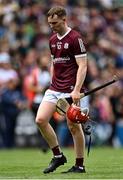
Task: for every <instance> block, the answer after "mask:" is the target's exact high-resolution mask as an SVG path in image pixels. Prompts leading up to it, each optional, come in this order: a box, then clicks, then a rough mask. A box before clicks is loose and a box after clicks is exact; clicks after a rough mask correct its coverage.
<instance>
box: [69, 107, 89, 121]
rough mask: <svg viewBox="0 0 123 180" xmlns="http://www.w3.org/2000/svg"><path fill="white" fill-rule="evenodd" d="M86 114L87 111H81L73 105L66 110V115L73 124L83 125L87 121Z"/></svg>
mask: <svg viewBox="0 0 123 180" xmlns="http://www.w3.org/2000/svg"><path fill="white" fill-rule="evenodd" d="M88 112H89V110H88V109H81V108H80V107H78V106H76V105H75V104H72V105H71V106H70V107H69V108H68V110H67V112H66V115H67V117H68V119H69V120H70V121H72V122H74V123H85V122H86V121H87V120H88V119H89V116H88Z"/></svg>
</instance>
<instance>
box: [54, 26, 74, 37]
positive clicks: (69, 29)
mask: <svg viewBox="0 0 123 180" xmlns="http://www.w3.org/2000/svg"><path fill="white" fill-rule="evenodd" d="M70 31H71V28H70V27H68V30H67V32H66V33H65V34H64V35H63V36H59V35H58V33H57V38H58V39H59V40H61V39H63V38H64V37H65V36H66V35H67V34H68V33H69V32H70Z"/></svg>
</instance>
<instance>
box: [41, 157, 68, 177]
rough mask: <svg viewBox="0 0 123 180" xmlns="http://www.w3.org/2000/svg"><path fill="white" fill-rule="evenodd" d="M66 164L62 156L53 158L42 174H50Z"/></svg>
mask: <svg viewBox="0 0 123 180" xmlns="http://www.w3.org/2000/svg"><path fill="white" fill-rule="evenodd" d="M66 162H67V159H66V157H65V156H64V155H63V154H62V156H61V157H54V158H53V159H52V160H51V162H50V163H49V166H48V167H47V168H46V169H45V170H44V171H43V173H45V174H46V173H50V172H53V171H55V170H56V168H58V167H59V166H61V165H64V163H66Z"/></svg>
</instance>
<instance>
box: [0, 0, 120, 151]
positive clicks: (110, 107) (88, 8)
mask: <svg viewBox="0 0 123 180" xmlns="http://www.w3.org/2000/svg"><path fill="white" fill-rule="evenodd" d="M55 5H62V6H65V8H66V9H67V12H68V24H69V26H70V27H71V28H73V29H76V30H78V31H79V32H80V33H81V35H82V37H83V41H84V44H85V47H86V50H87V53H88V72H87V77H86V80H85V86H86V89H87V90H89V89H93V88H94V87H96V86H98V85H100V84H102V83H104V82H107V81H108V80H111V79H112V78H113V76H114V75H117V76H118V77H119V78H120V80H119V81H117V82H116V83H114V84H113V85H111V86H109V87H107V88H104V89H103V90H100V91H98V92H96V93H94V94H93V95H91V96H88V98H87V103H88V106H89V109H90V118H91V119H92V120H93V121H94V122H96V123H97V124H96V127H95V130H94V134H93V136H94V137H93V144H97V145H99V144H107V145H111V146H114V147H115V146H116V147H119V146H123V91H122V88H123V2H122V1H120V0H108V1H107V0H0V147H1V148H11V147H14V146H15V145H17V142H16V143H15V137H16V136H17V135H19V134H21V132H20V133H19V130H20V129H19V127H18V126H19V125H20V126H22V130H24V126H23V124H24V123H25V124H26V121H29V117H30V116H29V114H30V115H32V114H33V116H31V117H35V115H36V112H37V108H38V106H39V103H40V102H41V100H42V97H43V94H44V92H45V90H46V89H47V88H48V86H49V84H50V51H49V36H50V35H51V30H50V28H49V26H48V24H47V18H46V13H47V11H48V10H49V8H50V7H52V6H55ZM25 112H27V113H25ZM25 114H26V115H25ZM20 116H21V117H20ZM22 117H23V118H22ZM22 119H24V121H23V120H22ZM27 119H28V120H27ZM30 119H31V118H30ZM32 119H33V120H32V122H31V123H32V124H31V125H32V126H31V125H30V126H29V125H28V124H26V125H27V126H28V127H30V131H31V132H32V133H33V132H34V133H37V132H38V130H37V131H36V128H37V127H35V123H34V118H32ZM19 121H23V122H24V123H20V122H19ZM51 123H53V127H54V128H55V130H56V131H57V134H58V137H59V140H60V143H61V144H62V145H63V146H67V145H70V144H71V137H70V134H69V132H68V130H67V129H66V121H65V120H64V118H62V117H60V116H59V115H58V114H56V113H54V116H53V121H52V120H51ZM34 127H35V129H34ZM31 132H29V131H28V130H27V129H25V134H26V133H27V134H30V135H31ZM37 137H38V136H37ZM34 141H35V140H33V141H32V142H34ZM21 143H22V142H21V141H20V144H21ZM42 144H43V145H44V146H46V144H45V143H44V142H43V140H42Z"/></svg>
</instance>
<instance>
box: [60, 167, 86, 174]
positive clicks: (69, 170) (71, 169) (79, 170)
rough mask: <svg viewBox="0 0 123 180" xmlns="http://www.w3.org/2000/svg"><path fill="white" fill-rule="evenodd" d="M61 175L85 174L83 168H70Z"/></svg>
mask: <svg viewBox="0 0 123 180" xmlns="http://www.w3.org/2000/svg"><path fill="white" fill-rule="evenodd" d="M62 173H85V167H84V166H82V167H80V166H72V168H70V169H68V170H67V171H65V172H62Z"/></svg>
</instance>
